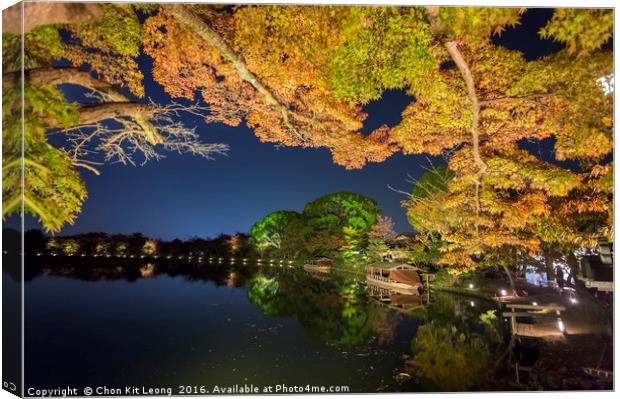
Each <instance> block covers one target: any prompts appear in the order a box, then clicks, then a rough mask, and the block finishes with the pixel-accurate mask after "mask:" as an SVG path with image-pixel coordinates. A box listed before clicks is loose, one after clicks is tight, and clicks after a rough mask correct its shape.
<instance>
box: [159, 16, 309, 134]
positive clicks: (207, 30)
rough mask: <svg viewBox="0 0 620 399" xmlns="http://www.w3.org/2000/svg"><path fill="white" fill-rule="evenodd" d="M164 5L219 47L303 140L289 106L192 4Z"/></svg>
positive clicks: (202, 36)
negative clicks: (281, 100) (292, 119)
mask: <svg viewBox="0 0 620 399" xmlns="http://www.w3.org/2000/svg"><path fill="white" fill-rule="evenodd" d="M162 7H163V8H164V9H165V10H166V11H167V12H169V13H170V14H171V15H172V16H174V17H175V18H176V20H177V21H178V22H180V23H181V24H182V25H185V26H186V27H188V28H189V29H191V30H192V31H193V32H195V33H196V34H197V35H198V36H200V37H201V38H202V39H203V40H205V41H206V42H208V43H209V44H210V45H212V46H213V47H215V48H217V49H218V50H219V51H220V53H221V54H222V57H223V58H224V59H225V60H226V61H227V62H230V63H231V64H232V65H233V67H234V68H235V69H236V70H237V73H238V74H239V76H240V77H241V78H242V79H243V80H245V81H246V82H248V83H249V84H251V85H252V86H253V87H254V88H255V89H256V90H257V91H258V92H259V93H260V94H261V95H262V96H263V98H264V100H265V102H266V103H267V105H269V106H272V107H273V108H275V109H276V110H277V111H278V112H280V114H281V115H282V120H283V122H284V125H285V126H286V127H288V128H289V129H290V130H291V132H293V134H294V135H295V137H296V138H298V139H300V140H302V141H303V139H302V137H301V135H300V134H299V132H298V131H297V129H296V128H295V126H293V124H292V123H291V121H290V117H289V110H288V107H287V106H286V105H284V104H282V103H281V102H280V101H278V100H277V99H276V97H275V95H274V94H273V93H272V92H271V90H269V88H267V87H266V86H265V85H264V84H263V83H262V82H261V81H260V80H259V79H258V77H256V75H254V74H253V73H252V72H251V71H250V70H249V69H248V67H247V65H246V64H245V62H244V61H243V59H242V58H241V57H240V56H239V55H238V54H237V53H235V52H234V51H233V49H231V48H230V46H228V44H227V43H226V42H225V41H224V39H223V38H222V37H221V36H220V35H219V33H217V32H216V31H215V30H213V29H211V27H210V26H209V25H208V24H207V23H205V21H204V20H202V19H201V18H200V17H199V16H197V15H196V14H194V13H193V12H192V10H191V9H190V8H189V7H190V6H188V5H184V4H168V5H162Z"/></svg>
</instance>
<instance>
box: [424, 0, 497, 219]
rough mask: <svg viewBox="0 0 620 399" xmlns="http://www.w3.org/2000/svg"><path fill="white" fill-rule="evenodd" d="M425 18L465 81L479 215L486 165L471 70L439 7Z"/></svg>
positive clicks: (431, 10)
mask: <svg viewBox="0 0 620 399" xmlns="http://www.w3.org/2000/svg"><path fill="white" fill-rule="evenodd" d="M426 16H427V19H428V22H429V24H430V25H431V32H432V33H433V35H435V36H436V37H437V38H438V39H439V40H440V41H441V43H442V44H443V46H444V47H445V49H446V50H447V51H448V53H449V54H450V58H451V59H452V61H453V62H454V64H455V65H456V67H457V68H458V69H459V72H460V73H461V76H462V77H463V80H464V81H465V85H466V87H467V97H469V100H470V102H471V108H472V122H471V141H472V155H473V158H474V162H475V163H476V165H477V166H478V176H477V177H476V179H475V185H476V193H475V200H476V214H479V213H480V186H481V184H482V183H481V179H480V176H481V175H483V174H484V173H486V171H487V164H486V163H484V161H483V160H482V157H481V156H480V133H479V131H478V125H479V123H480V102H479V101H478V95H477V94H476V85H475V83H474V77H473V75H472V73H471V69H469V65H468V64H467V61H465V58H464V57H463V54H461V52H460V51H459V49H458V45H457V43H456V41H455V40H454V39H453V38H451V32H450V31H449V28H448V27H447V26H445V24H443V23H442V22H441V20H440V19H439V7H437V6H427V7H426ZM477 230H478V225H476V231H477Z"/></svg>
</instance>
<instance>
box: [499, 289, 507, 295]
mask: <svg viewBox="0 0 620 399" xmlns="http://www.w3.org/2000/svg"><path fill="white" fill-rule="evenodd" d="M499 293H500V294H501V296H506V295H508V292H506V290H501V291H500V292H499Z"/></svg>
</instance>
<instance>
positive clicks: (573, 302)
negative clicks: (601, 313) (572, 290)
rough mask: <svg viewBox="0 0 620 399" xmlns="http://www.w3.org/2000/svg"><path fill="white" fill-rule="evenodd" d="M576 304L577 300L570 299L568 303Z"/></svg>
mask: <svg viewBox="0 0 620 399" xmlns="http://www.w3.org/2000/svg"><path fill="white" fill-rule="evenodd" d="M577 302H579V301H577V298H571V299H570V303H572V304H576V303H577Z"/></svg>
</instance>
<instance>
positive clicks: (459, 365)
mask: <svg viewBox="0 0 620 399" xmlns="http://www.w3.org/2000/svg"><path fill="white" fill-rule="evenodd" d="M499 323H500V321H499V320H497V319H496V318H495V316H494V313H493V312H492V311H488V310H486V309H484V308H482V307H480V306H479V305H478V306H477V305H476V304H475V303H474V302H473V301H469V300H467V299H464V298H462V297H456V296H453V295H448V294H439V295H436V297H435V301H434V303H432V304H431V305H430V306H429V309H428V312H427V316H426V320H425V324H424V325H422V326H420V327H419V328H418V331H417V334H416V336H415V337H414V338H413V339H412V341H411V349H412V352H413V357H412V358H411V359H409V360H407V362H406V363H407V364H406V369H407V371H409V373H411V374H412V375H414V376H415V377H416V378H417V379H418V380H419V382H420V383H422V384H423V385H430V386H429V388H431V389H432V390H438V391H466V390H471V389H482V388H483V387H484V386H485V382H486V380H487V378H488V377H489V375H490V374H491V373H492V372H493V371H494V368H495V362H494V359H496V355H497V353H498V352H499V351H501V350H502V347H503V339H502V335H501V333H500V330H501V326H500V324H499Z"/></svg>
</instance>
